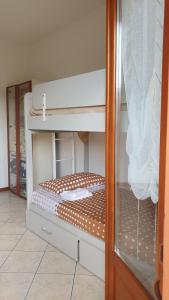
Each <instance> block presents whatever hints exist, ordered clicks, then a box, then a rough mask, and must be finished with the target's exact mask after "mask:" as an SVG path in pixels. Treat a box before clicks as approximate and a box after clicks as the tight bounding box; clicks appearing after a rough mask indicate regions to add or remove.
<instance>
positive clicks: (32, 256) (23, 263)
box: [0, 251, 43, 273]
mask: <svg viewBox="0 0 169 300" xmlns="http://www.w3.org/2000/svg"><path fill="white" fill-rule="evenodd" d="M42 256H43V252H21V251H19V252H17V251H14V252H12V253H11V255H10V256H9V257H8V258H7V260H6V262H5V263H4V265H3V266H2V268H1V269H0V272H1V273H5V272H8V273H12V272H18V273H22V272H23V273H35V272H36V270H37V268H38V266H39V263H40V260H41V258H42Z"/></svg>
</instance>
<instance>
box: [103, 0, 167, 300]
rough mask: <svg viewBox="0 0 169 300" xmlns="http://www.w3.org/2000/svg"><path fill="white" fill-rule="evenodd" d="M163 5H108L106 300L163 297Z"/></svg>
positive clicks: (122, 0) (111, 1)
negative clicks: (161, 292) (158, 289)
mask: <svg viewBox="0 0 169 300" xmlns="http://www.w3.org/2000/svg"><path fill="white" fill-rule="evenodd" d="M127 5H128V8H127ZM164 7H165V1H156V0H153V1H146V0H144V1H142V2H140V1H135V0H132V1H131V0H130V1H128V0H118V1H115V0H107V159H106V161H107V170H106V171H107V173H106V174H107V221H106V229H107V235H106V300H107V299H111V300H112V299H118V300H124V299H125V300H127V299H128V300H130V299H137V300H139V299H141V300H144V299H145V300H148V299H157V298H158V299H159V296H160V294H159V293H155V288H154V286H155V283H156V282H157V280H161V277H162V243H163V240H162V237H163V235H162V233H163V217H162V216H163V202H164V198H163V195H162V193H161V189H162V185H163V183H162V179H161V177H160V175H161V174H162V175H163V181H164V176H165V173H164V161H163V159H162V157H160V155H163V154H164V152H165V149H164V145H165V143H164V138H163V137H164V136H165V133H166V122H164V119H165V114H166V112H165V111H164V107H165V106H166V103H164V101H165V100H166V99H165V100H164V97H161V92H162V95H163V94H164V95H165V93H166V91H165V92H164V89H165V88H166V87H167V86H165V85H164V76H163V80H162V57H163V18H164ZM136 9H137V10H136ZM138 9H139V10H138ZM152 11H153V14H152ZM133 18H135V19H134V22H133ZM165 18H166V17H165ZM165 24H166V20H165ZM164 26H166V25H164ZM164 32H165V28H164ZM164 40H165V39H164ZM139 47H140V48H139ZM164 52H165V44H164ZM133 65H134V67H133ZM163 69H164V61H163ZM161 100H162V101H161ZM161 105H162V108H161ZM160 115H162V121H161V120H160ZM133 116H134V117H133ZM155 123H156V124H155ZM156 125H157V126H156ZM160 131H161V136H160ZM160 140H161V144H160ZM131 150H132V151H131ZM159 150H160V151H159ZM159 161H160V163H159ZM147 166H148V167H147ZM150 169H151V171H150ZM147 170H148V171H147ZM159 172H160V174H159ZM159 179H160V180H159ZM161 285H162V284H161V282H160V285H159V286H161ZM156 287H157V285H156ZM156 292H157V290H156ZM155 294H156V295H157V294H158V296H157V298H156V295H155Z"/></svg>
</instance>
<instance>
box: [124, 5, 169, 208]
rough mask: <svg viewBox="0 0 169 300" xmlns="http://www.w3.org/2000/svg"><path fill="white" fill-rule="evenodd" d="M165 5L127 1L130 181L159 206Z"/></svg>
mask: <svg viewBox="0 0 169 300" xmlns="http://www.w3.org/2000/svg"><path fill="white" fill-rule="evenodd" d="M163 5H164V4H163V1H158V0H141V1H140V0H124V1H122V65H123V75H124V84H125V92H126V101H127V107H128V119H129V126H128V130H127V154H128V156H129V166H128V182H129V184H130V186H131V189H132V191H133V193H134V194H135V196H136V197H137V199H140V200H144V199H146V198H148V197H151V199H152V201H153V202H154V203H156V202H157V201H158V182H159V143H160V111H161V69H162V37H163V30H162V29H163V10H164V7H163Z"/></svg>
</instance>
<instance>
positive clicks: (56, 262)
mask: <svg viewBox="0 0 169 300" xmlns="http://www.w3.org/2000/svg"><path fill="white" fill-rule="evenodd" d="M75 265H76V263H75V261H74V260H72V259H71V258H69V257H67V256H66V255H64V254H62V253H60V252H59V251H57V252H46V253H45V255H44V257H43V259H42V262H41V264H40V267H39V269H38V273H51V274H53V273H56V274H57V273H60V274H74V272H75Z"/></svg>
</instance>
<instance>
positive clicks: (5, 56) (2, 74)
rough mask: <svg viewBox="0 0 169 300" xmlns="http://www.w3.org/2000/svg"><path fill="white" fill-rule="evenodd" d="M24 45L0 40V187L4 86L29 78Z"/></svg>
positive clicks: (3, 179) (4, 170)
mask: <svg viewBox="0 0 169 300" xmlns="http://www.w3.org/2000/svg"><path fill="white" fill-rule="evenodd" d="M28 52H29V51H28V49H27V48H26V47H23V46H20V45H16V44H14V43H10V42H7V41H2V40H1V41H0V188H2V187H7V186H8V155H7V119H6V86H9V85H13V84H16V83H19V82H22V81H25V80H28V79H29V76H28V60H29V54H28Z"/></svg>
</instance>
